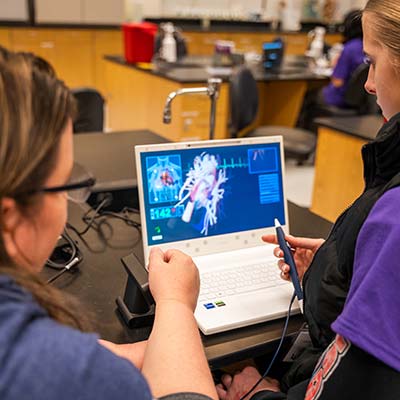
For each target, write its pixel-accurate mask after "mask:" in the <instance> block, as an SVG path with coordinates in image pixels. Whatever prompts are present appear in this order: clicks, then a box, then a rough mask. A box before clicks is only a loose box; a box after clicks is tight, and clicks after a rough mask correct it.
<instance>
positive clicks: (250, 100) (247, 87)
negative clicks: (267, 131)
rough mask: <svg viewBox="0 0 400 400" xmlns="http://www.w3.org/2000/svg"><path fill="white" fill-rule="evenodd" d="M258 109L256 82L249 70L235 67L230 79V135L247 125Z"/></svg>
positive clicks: (235, 133) (234, 135) (235, 134)
mask: <svg viewBox="0 0 400 400" xmlns="http://www.w3.org/2000/svg"><path fill="white" fill-rule="evenodd" d="M257 111H258V88H257V82H256V80H255V79H254V77H253V74H252V73H251V71H250V70H249V69H248V68H247V67H245V66H241V67H239V68H237V69H235V70H234V71H233V73H232V76H231V80H230V130H231V136H232V137H236V136H237V134H238V133H239V132H240V131H241V130H242V129H244V128H246V127H247V126H249V125H250V124H251V123H252V122H253V121H254V119H255V118H256V115H257Z"/></svg>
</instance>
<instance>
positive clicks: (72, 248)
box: [46, 229, 81, 270]
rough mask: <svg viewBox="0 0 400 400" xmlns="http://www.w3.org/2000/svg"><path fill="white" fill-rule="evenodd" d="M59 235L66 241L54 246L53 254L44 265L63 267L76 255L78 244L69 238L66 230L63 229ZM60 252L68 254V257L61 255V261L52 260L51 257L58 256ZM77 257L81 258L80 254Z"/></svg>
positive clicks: (55, 267) (56, 267)
mask: <svg viewBox="0 0 400 400" xmlns="http://www.w3.org/2000/svg"><path fill="white" fill-rule="evenodd" d="M61 237H62V238H63V239H64V240H65V241H66V243H64V244H63V245H61V246H56V248H55V249H54V252H53V254H52V255H51V256H50V258H49V259H48V260H47V261H46V266H47V267H50V268H53V269H58V270H61V269H64V268H65V266H66V265H68V264H69V263H70V262H71V261H72V260H73V259H74V258H75V257H77V256H78V252H79V249H78V246H77V245H76V243H75V242H74V241H73V239H72V238H71V236H69V234H68V232H67V231H66V230H65V229H64V232H63V233H62V234H61ZM58 253H61V254H62V255H65V254H67V255H68V259H64V258H63V257H61V258H62V259H63V262H61V263H60V262H57V261H53V260H52V258H56V257H57V258H58V256H59V254H58ZM79 258H81V256H80V254H79Z"/></svg>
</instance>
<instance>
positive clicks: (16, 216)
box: [0, 197, 21, 258]
mask: <svg viewBox="0 0 400 400" xmlns="http://www.w3.org/2000/svg"><path fill="white" fill-rule="evenodd" d="M0 213H1V221H2V235H3V240H4V246H5V249H6V251H7V253H8V255H9V256H10V257H11V258H13V257H14V256H15V254H17V253H18V249H17V247H16V245H15V233H16V230H17V227H18V225H19V223H20V221H21V212H20V210H19V207H18V205H17V203H16V201H15V200H14V199H11V198H10V197H4V198H3V199H1V210H0Z"/></svg>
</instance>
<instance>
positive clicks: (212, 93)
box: [163, 78, 222, 140]
mask: <svg viewBox="0 0 400 400" xmlns="http://www.w3.org/2000/svg"><path fill="white" fill-rule="evenodd" d="M207 83H208V86H206V87H194V88H184V89H178V90H176V91H175V92H171V93H170V94H169V95H168V97H167V101H166V102H165V106H164V113H163V122H164V124H169V123H171V119H172V117H171V103H172V100H173V99H174V98H175V97H177V96H180V95H182V94H206V95H207V96H208V97H209V98H210V100H211V109H210V137H209V138H210V140H212V139H214V131H215V111H216V105H217V98H218V96H219V89H220V86H221V83H222V80H221V79H220V78H209V79H208V81H207Z"/></svg>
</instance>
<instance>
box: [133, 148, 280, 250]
mask: <svg viewBox="0 0 400 400" xmlns="http://www.w3.org/2000/svg"><path fill="white" fill-rule="evenodd" d="M140 161H141V166H142V175H143V196H144V203H145V210H146V224H147V236H148V243H149V245H157V244H162V243H168V242H174V241H181V240H186V239H194V238H204V237H209V236H214V235H222V234H227V233H234V232H243V231H248V230H253V229H260V228H265V227H270V226H273V225H274V218H278V219H279V221H280V222H281V223H282V224H285V223H286V221H285V218H284V200H283V186H282V171H281V162H280V149H279V144H278V143H271V144H255V145H239V146H225V147H204V148H186V149H180V150H168V151H158V152H147V153H141V160H140Z"/></svg>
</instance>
